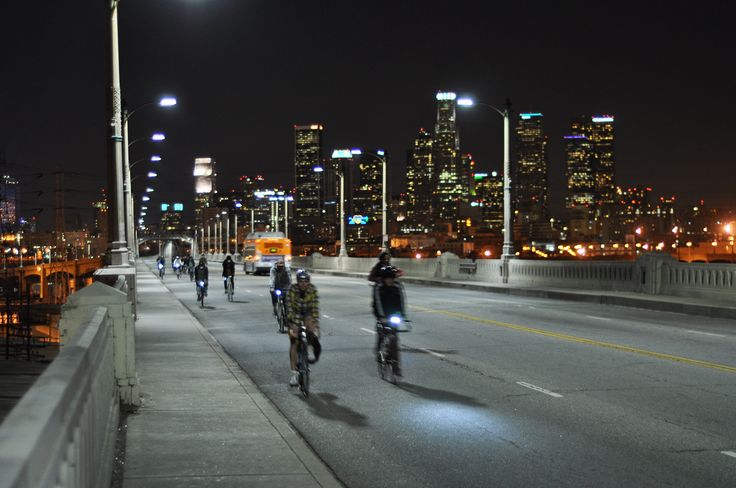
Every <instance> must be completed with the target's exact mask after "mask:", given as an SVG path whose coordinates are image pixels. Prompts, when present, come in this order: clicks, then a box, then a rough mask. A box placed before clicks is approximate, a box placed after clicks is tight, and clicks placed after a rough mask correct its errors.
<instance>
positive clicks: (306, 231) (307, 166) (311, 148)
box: [294, 124, 323, 242]
mask: <svg viewBox="0 0 736 488" xmlns="http://www.w3.org/2000/svg"><path fill="white" fill-rule="evenodd" d="M322 130H323V127H322V126H321V125H319V124H311V125H296V126H294V175H295V187H296V194H295V196H294V222H295V226H296V230H297V235H298V237H299V238H300V239H302V240H304V241H306V242H310V241H312V240H314V238H315V236H316V234H315V229H316V227H317V226H318V225H319V224H320V222H321V218H322V209H321V205H320V195H321V190H322V189H321V188H320V184H321V176H320V175H321V174H320V173H316V172H315V171H314V169H315V168H316V167H318V166H319V165H320V163H321V162H322Z"/></svg>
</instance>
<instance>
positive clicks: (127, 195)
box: [123, 105, 166, 258]
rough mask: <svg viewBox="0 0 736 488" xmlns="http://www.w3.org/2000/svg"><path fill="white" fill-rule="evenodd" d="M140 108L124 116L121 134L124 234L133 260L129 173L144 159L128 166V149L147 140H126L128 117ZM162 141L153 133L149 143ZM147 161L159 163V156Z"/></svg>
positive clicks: (135, 254) (131, 191)
mask: <svg viewBox="0 0 736 488" xmlns="http://www.w3.org/2000/svg"><path fill="white" fill-rule="evenodd" d="M144 106H145V105H144ZM142 107H143V106H141V107H138V108H137V109H135V110H133V111H132V112H130V114H126V115H125V116H124V125H123V134H124V138H125V144H124V146H123V147H124V153H123V158H124V165H123V167H124V168H125V185H124V193H125V205H126V207H127V208H126V212H125V214H126V218H125V232H126V236H127V240H128V250H129V251H130V252H131V253H132V257H133V258H136V257H138V246H137V245H136V244H135V240H134V239H135V236H134V231H133V214H134V213H135V209H134V208H133V187H132V184H133V181H132V180H133V179H132V178H131V176H130V172H131V170H132V169H133V167H134V166H135V165H136V164H138V163H140V162H142V161H145V160H146V159H139V160H137V161H134V162H133V163H132V164H130V163H129V161H130V160H129V157H130V156H129V153H130V148H131V147H132V146H133V144H135V143H137V142H140V141H142V140H145V139H147V138H145V137H141V138H139V139H136V140H134V141H132V142H128V140H129V139H128V119H129V118H130V116H131V115H132V114H133V113H134V112H135V111H137V110H139V109H141V108H142ZM164 140H166V136H165V135H164V134H161V133H160V132H156V133H154V134H152V135H151V141H152V142H161V141H164ZM147 160H148V161H150V162H152V163H155V162H159V161H161V156H157V155H154V156H151V157H150V158H148V159H147Z"/></svg>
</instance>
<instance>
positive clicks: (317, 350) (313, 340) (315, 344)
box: [307, 332, 322, 364]
mask: <svg viewBox="0 0 736 488" xmlns="http://www.w3.org/2000/svg"><path fill="white" fill-rule="evenodd" d="M307 342H308V343H309V345H310V346H312V349H313V350H314V359H310V360H309V362H310V363H311V364H314V363H316V362H317V361H319V355H320V354H322V344H320V343H319V338H318V337H317V336H316V335H315V334H314V333H313V332H307Z"/></svg>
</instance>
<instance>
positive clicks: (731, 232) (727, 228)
mask: <svg viewBox="0 0 736 488" xmlns="http://www.w3.org/2000/svg"><path fill="white" fill-rule="evenodd" d="M723 230H725V231H726V234H728V235H729V236H730V237H729V238H728V243H729V244H730V245H731V264H733V262H734V260H733V258H734V253H733V241H734V231H736V226H734V224H733V223H732V222H729V223H728V224H726V225H724V226H723Z"/></svg>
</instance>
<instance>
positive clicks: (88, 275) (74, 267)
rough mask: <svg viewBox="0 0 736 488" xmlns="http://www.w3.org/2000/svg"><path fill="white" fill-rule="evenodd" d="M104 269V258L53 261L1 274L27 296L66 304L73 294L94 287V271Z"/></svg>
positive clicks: (8, 270) (10, 269)
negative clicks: (28, 294)
mask: <svg viewBox="0 0 736 488" xmlns="http://www.w3.org/2000/svg"><path fill="white" fill-rule="evenodd" d="M102 266H104V263H103V261H102V259H101V258H86V259H75V260H72V261H56V262H54V261H52V262H50V263H39V264H35V265H31V266H23V267H14V268H7V269H5V270H3V271H2V274H0V276H2V275H3V274H4V276H5V278H6V281H7V278H10V279H12V280H14V281H15V282H16V283H17V285H18V287H19V289H21V290H23V291H24V292H28V291H30V292H31V293H37V294H38V296H39V298H41V300H43V301H45V302H49V301H53V302H54V303H63V302H64V301H66V297H67V296H68V295H69V294H70V293H74V292H75V291H77V290H78V289H79V288H82V287H84V286H86V285H90V284H92V280H93V275H94V273H95V271H97V270H98V269H99V268H101V267H102Z"/></svg>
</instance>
